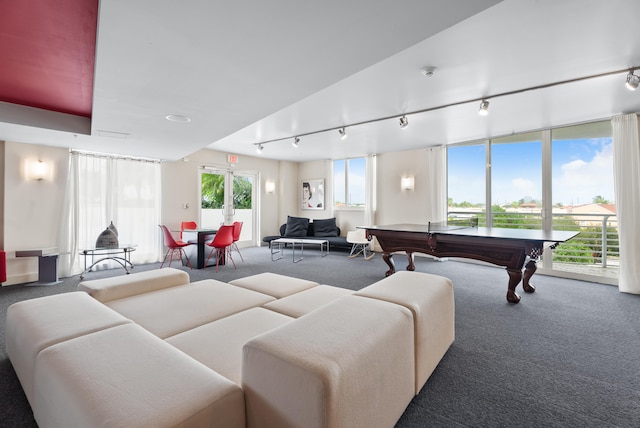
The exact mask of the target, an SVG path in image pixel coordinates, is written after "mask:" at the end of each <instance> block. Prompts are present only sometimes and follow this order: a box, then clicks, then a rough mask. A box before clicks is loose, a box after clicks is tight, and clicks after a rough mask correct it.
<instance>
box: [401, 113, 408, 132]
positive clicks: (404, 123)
mask: <svg viewBox="0 0 640 428" xmlns="http://www.w3.org/2000/svg"><path fill="white" fill-rule="evenodd" d="M407 126H409V119H407V116H402V117H401V118H400V129H405V128H406V127H407Z"/></svg>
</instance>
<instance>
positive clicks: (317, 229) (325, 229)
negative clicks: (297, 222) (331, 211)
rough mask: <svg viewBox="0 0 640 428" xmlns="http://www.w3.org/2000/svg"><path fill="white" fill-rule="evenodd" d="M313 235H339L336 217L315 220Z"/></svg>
mask: <svg viewBox="0 0 640 428" xmlns="http://www.w3.org/2000/svg"><path fill="white" fill-rule="evenodd" d="M313 236H317V237H326V238H328V237H332V236H338V227H337V226H336V218H335V217H333V218H327V219H324V220H313Z"/></svg>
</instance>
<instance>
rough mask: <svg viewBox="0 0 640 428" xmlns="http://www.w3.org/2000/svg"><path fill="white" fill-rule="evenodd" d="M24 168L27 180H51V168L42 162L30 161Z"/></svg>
mask: <svg viewBox="0 0 640 428" xmlns="http://www.w3.org/2000/svg"><path fill="white" fill-rule="evenodd" d="M26 166H27V168H26V172H27V178H28V179H29V180H35V181H42V180H45V179H50V178H51V167H50V166H49V164H48V163H46V162H45V161H43V160H30V161H28V162H27V165H26Z"/></svg>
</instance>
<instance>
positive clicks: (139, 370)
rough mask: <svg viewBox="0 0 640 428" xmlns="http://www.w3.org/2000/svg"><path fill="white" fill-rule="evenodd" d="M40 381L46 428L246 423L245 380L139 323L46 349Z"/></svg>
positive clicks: (37, 408) (38, 399)
mask: <svg viewBox="0 0 640 428" xmlns="http://www.w3.org/2000/svg"><path fill="white" fill-rule="evenodd" d="M35 385H36V387H35V405H34V406H33V409H34V416H35V419H36V422H38V425H40V426H41V427H49V426H50V427H127V428H143V427H144V428H146V427H154V428H163V427H185V428H186V427H205V426H221V427H234V428H235V427H237V428H241V427H244V426H245V411H244V396H243V393H242V390H241V389H240V388H239V387H238V385H236V384H235V383H233V382H231V381H230V380H228V379H225V378H224V377H222V376H221V375H219V374H218V373H216V372H215V371H213V370H211V369H209V368H207V367H205V366H204V365H202V364H200V363H199V362H197V361H195V360H194V359H192V358H190V357H188V356H187V355H185V354H184V353H183V352H181V351H179V350H177V349H176V348H174V347H173V346H171V345H169V344H168V343H166V342H164V341H163V340H160V339H158V338H157V337H155V336H153V335H151V334H149V333H148V332H147V331H145V330H144V329H143V328H142V327H140V326H138V325H135V324H125V325H121V326H117V327H112V328H109V329H106V330H102V331H99V332H96V333H93V334H88V335H86V336H81V337H78V338H75V339H73V340H69V341H66V342H62V343H58V344H56V345H53V346H50V347H49V348H46V349H44V350H43V351H42V352H40V354H38V356H37V358H36V367H35Z"/></svg>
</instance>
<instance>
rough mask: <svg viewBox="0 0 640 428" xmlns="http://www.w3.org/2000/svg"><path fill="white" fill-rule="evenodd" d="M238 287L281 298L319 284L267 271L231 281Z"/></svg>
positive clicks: (230, 282)
mask: <svg viewBox="0 0 640 428" xmlns="http://www.w3.org/2000/svg"><path fill="white" fill-rule="evenodd" d="M229 284H233V285H235V286H238V287H242V288H247V289H249V290H253V291H258V292H260V293H264V294H268V295H270V296H273V297H275V298H276V299H280V298H282V297H286V296H289V295H291V294H294V293H298V292H300V291H302V290H306V289H308V288H311V287H315V286H316V285H318V283H317V282H314V281H309V280H306V279H300V278H293V277H290V276H285V275H279V274H277V273H271V272H265V273H259V274H257V275H251V276H247V277H245V278H239V279H234V280H233V281H229Z"/></svg>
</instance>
